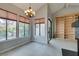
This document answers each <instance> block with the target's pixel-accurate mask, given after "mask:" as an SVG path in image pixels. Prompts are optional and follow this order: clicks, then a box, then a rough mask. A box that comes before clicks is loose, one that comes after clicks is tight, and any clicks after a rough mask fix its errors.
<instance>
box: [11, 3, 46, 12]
mask: <svg viewBox="0 0 79 59" xmlns="http://www.w3.org/2000/svg"><path fill="white" fill-rule="evenodd" d="M12 4H13V5H15V6H17V7H18V8H20V9H22V10H24V9H28V7H29V6H30V5H31V7H32V9H33V10H34V11H37V10H38V9H40V8H41V7H42V6H43V5H44V4H45V3H31V4H29V3H12Z"/></svg>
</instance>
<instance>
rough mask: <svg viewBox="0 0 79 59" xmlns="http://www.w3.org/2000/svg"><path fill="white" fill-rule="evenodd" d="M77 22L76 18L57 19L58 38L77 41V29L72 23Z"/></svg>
mask: <svg viewBox="0 0 79 59" xmlns="http://www.w3.org/2000/svg"><path fill="white" fill-rule="evenodd" d="M73 22H75V16H64V17H57V18H56V37H57V38H66V39H68V40H75V28H74V27H72V23H73Z"/></svg>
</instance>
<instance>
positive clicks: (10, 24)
mask: <svg viewBox="0 0 79 59" xmlns="http://www.w3.org/2000/svg"><path fill="white" fill-rule="evenodd" d="M12 38H16V21H11V20H7V39H12Z"/></svg>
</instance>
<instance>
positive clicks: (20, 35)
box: [19, 22, 24, 37]
mask: <svg viewBox="0 0 79 59" xmlns="http://www.w3.org/2000/svg"><path fill="white" fill-rule="evenodd" d="M19 37H24V23H21V22H19Z"/></svg>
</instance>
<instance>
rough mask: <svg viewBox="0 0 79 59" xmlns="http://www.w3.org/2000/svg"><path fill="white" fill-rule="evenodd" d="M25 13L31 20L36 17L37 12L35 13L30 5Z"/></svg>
mask: <svg viewBox="0 0 79 59" xmlns="http://www.w3.org/2000/svg"><path fill="white" fill-rule="evenodd" d="M24 12H25V15H26V16H27V17H30V18H31V17H34V16H35V11H33V9H32V7H31V4H30V6H29V8H28V9H26V10H25V11H24Z"/></svg>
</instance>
